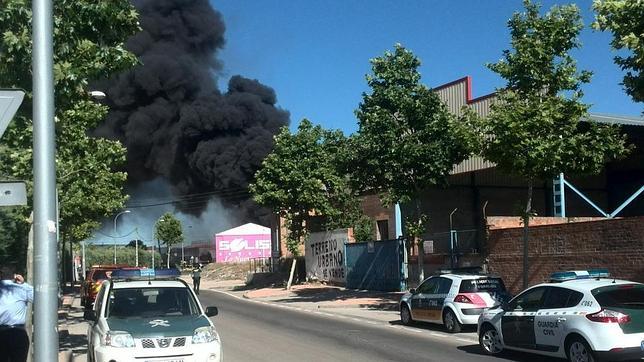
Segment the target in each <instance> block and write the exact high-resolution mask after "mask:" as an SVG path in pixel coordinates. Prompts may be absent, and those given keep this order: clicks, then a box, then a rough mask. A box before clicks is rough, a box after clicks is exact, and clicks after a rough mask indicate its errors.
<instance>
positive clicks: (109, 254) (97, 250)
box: [85, 244, 163, 268]
mask: <svg viewBox="0 0 644 362" xmlns="http://www.w3.org/2000/svg"><path fill="white" fill-rule="evenodd" d="M154 254H155V255H154V264H155V265H156V266H157V267H159V268H160V267H162V265H163V260H162V259H161V254H159V252H158V251H157V250H156V249H155V251H154ZM85 262H86V263H87V265H88V266H91V265H97V264H113V263H114V246H111V245H93V244H88V245H87V246H86V247H85ZM116 262H117V263H119V264H128V265H132V266H134V265H136V250H135V248H127V247H122V246H118V247H117V249H116ZM139 266H148V267H152V250H151V249H143V248H139Z"/></svg>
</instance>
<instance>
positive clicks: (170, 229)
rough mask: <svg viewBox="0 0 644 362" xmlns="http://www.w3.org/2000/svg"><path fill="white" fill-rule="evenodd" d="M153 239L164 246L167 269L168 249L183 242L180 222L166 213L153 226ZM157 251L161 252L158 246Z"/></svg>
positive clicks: (168, 264)
mask: <svg viewBox="0 0 644 362" xmlns="http://www.w3.org/2000/svg"><path fill="white" fill-rule="evenodd" d="M154 237H155V238H156V239H157V241H160V242H162V243H163V244H164V245H165V246H166V257H167V260H168V261H167V267H168V268H169V267H170V248H172V245H176V244H179V243H182V242H183V240H184V237H183V230H182V228H181V221H179V220H177V218H175V217H174V215H172V213H170V212H166V213H165V214H163V216H161V217H160V218H159V220H157V222H156V224H155V225H154ZM159 251H161V246H160V245H159Z"/></svg>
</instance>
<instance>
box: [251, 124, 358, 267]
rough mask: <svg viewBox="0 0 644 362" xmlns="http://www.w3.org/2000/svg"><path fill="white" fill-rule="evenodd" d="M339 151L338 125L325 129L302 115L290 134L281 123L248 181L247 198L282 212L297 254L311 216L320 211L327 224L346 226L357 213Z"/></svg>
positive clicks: (289, 245)
mask: <svg viewBox="0 0 644 362" xmlns="http://www.w3.org/2000/svg"><path fill="white" fill-rule="evenodd" d="M345 154H346V138H345V137H344V135H343V134H342V132H341V131H338V130H336V131H329V130H325V129H323V128H322V127H320V126H314V125H313V124H312V123H311V122H310V121H309V120H307V119H303V120H302V122H300V125H299V127H298V130H297V132H296V133H295V134H291V132H290V131H289V130H288V128H287V127H283V128H282V130H281V132H280V133H279V134H278V135H277V136H276V137H275V146H274V148H273V151H272V152H271V153H270V154H269V155H268V156H267V157H266V159H264V162H263V163H262V166H261V168H260V169H259V170H258V171H257V173H256V174H255V181H254V183H253V184H251V185H250V190H251V193H252V194H253V198H254V199H255V201H257V203H259V204H260V205H263V206H266V207H269V208H271V209H272V211H273V212H275V213H278V214H280V215H281V216H284V217H285V218H286V221H287V225H288V229H289V234H288V237H287V249H288V250H289V252H291V253H292V254H293V255H295V256H297V255H298V254H299V250H298V246H299V244H300V243H301V241H302V239H303V238H304V237H305V236H306V234H307V233H308V229H307V225H308V224H309V223H310V221H311V220H312V218H314V217H318V218H319V217H322V218H323V223H322V224H323V227H325V228H326V229H327V230H328V229H335V228H338V227H352V226H354V225H355V223H356V222H357V221H358V220H359V219H360V218H361V217H362V214H361V211H360V204H359V199H358V198H357V196H356V195H355V193H354V191H353V190H352V189H351V188H350V187H349V182H348V178H347V175H346V174H345V173H343V172H341V171H340V165H341V163H342V161H341V160H342V158H343V157H344V155H345Z"/></svg>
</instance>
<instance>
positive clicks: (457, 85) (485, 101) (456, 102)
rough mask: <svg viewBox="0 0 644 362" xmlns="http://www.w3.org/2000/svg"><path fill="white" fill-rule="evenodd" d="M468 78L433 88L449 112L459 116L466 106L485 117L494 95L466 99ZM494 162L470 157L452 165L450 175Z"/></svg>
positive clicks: (482, 167) (481, 168) (480, 167)
mask: <svg viewBox="0 0 644 362" xmlns="http://www.w3.org/2000/svg"><path fill="white" fill-rule="evenodd" d="M468 82H469V79H468V78H467V77H465V78H463V79H460V80H458V81H456V82H454V83H451V84H448V85H446V86H442V87H438V88H436V89H435V92H436V94H438V97H439V98H440V99H441V101H443V102H444V103H445V104H446V105H447V108H448V109H449V110H450V112H452V113H454V114H455V115H457V116H459V115H461V114H462V109H463V107H464V106H468V107H470V108H471V109H473V110H474V111H475V112H476V113H477V114H478V115H479V116H481V117H487V116H488V115H489V114H490V106H491V105H492V103H493V102H494V100H495V99H496V97H495V96H494V95H492V96H484V97H480V98H478V99H473V100H471V99H468V96H469V95H470V90H469V89H468V86H469V84H468ZM494 166H495V164H494V163H492V162H488V161H485V160H483V158H481V157H479V156H474V157H471V158H469V159H467V160H465V161H463V162H461V163H460V164H458V165H456V166H454V169H452V171H451V172H450V173H451V174H452V175H454V174H459V173H465V172H471V171H477V170H483V169H486V168H491V167H494Z"/></svg>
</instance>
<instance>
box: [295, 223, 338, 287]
mask: <svg viewBox="0 0 644 362" xmlns="http://www.w3.org/2000/svg"><path fill="white" fill-rule="evenodd" d="M348 242H349V234H348V230H347V229H340V230H334V231H327V232H318V233H311V234H310V235H309V237H308V238H307V239H306V243H305V252H304V253H305V254H304V256H305V260H306V277H307V278H308V279H315V280H321V281H327V282H335V283H339V284H345V283H346V279H347V275H346V265H345V255H344V244H345V243H348Z"/></svg>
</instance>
